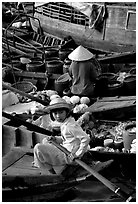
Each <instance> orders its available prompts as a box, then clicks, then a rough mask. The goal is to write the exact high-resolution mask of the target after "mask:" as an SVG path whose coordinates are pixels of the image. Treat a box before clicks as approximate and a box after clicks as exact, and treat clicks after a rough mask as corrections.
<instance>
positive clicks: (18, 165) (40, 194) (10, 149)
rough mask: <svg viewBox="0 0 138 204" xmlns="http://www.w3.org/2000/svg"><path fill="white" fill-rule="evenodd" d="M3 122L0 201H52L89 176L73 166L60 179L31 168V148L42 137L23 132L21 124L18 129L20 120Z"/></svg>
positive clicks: (27, 130)
mask: <svg viewBox="0 0 138 204" xmlns="http://www.w3.org/2000/svg"><path fill="white" fill-rule="evenodd" d="M7 115H8V114H7ZM12 117H13V116H12ZM7 118H8V117H7ZM3 119H4V120H3V121H4V122H3V159H2V197H3V201H4V202H9V201H10V202H11V201H12V202H16V201H25V202H27V201H28V202H32V201H35V202H36V201H52V200H54V199H58V198H59V197H62V196H63V195H64V194H65V193H67V192H68V191H70V190H71V189H72V188H73V187H75V186H76V185H78V184H79V183H81V182H83V181H84V180H86V178H88V177H89V176H90V175H91V174H90V173H89V172H87V171H86V170H84V169H83V168H82V167H80V166H76V167H74V166H73V165H69V166H68V167H67V169H66V170H65V171H64V172H63V173H62V175H50V174H49V173H48V172H47V171H46V170H45V171H44V170H42V169H39V168H36V167H33V166H32V162H33V146H34V145H35V143H38V142H41V141H42V139H43V138H44V137H45V135H44V134H43V135H42V134H40V133H37V132H34V131H30V130H29V129H25V128H24V127H22V126H21V124H20V125H19V123H20V119H19V118H18V121H16V122H17V123H15V121H14V122H13V123H12V120H11V121H10V120H8V119H6V118H3ZM18 122H19V123H18ZM22 122H23V121H22ZM23 123H24V122H23ZM13 124H14V127H13ZM18 125H19V126H18ZM15 126H16V127H15ZM87 162H88V161H87ZM108 165H109V163H108V164H107V166H108ZM100 170H103V169H97V171H100ZM95 171H96V169H95Z"/></svg>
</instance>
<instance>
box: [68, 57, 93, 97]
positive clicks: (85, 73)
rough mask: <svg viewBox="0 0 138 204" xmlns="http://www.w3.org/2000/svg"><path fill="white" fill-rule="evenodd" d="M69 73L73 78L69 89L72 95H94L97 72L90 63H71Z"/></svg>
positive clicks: (88, 61)
mask: <svg viewBox="0 0 138 204" xmlns="http://www.w3.org/2000/svg"><path fill="white" fill-rule="evenodd" d="M69 73H70V75H71V76H72V78H73V82H72V87H71V92H72V93H73V94H77V95H83V96H92V95H93V94H94V83H95V81H96V77H97V71H96V66H95V65H94V63H92V61H90V60H87V61H81V62H76V61H73V62H72V63H71V65H70V67H69Z"/></svg>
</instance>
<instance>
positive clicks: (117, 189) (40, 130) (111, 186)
mask: <svg viewBox="0 0 138 204" xmlns="http://www.w3.org/2000/svg"><path fill="white" fill-rule="evenodd" d="M2 116H4V117H6V118H9V119H11V120H12V121H15V122H18V123H20V124H22V125H24V126H26V127H28V128H29V129H31V130H34V131H36V132H38V133H41V134H45V135H53V132H51V131H49V130H46V129H44V128H41V127H39V126H37V125H34V124H32V123H29V122H26V121H24V120H22V119H20V118H19V117H17V116H12V115H11V114H8V113H5V112H2ZM51 143H52V144H53V145H55V146H56V147H57V148H59V149H60V150H61V151H62V152H64V153H65V154H66V155H69V154H70V152H69V151H68V150H67V149H65V148H64V147H63V146H61V145H59V144H57V143H56V142H55V141H51ZM74 161H75V162H76V163H77V164H79V165H80V166H81V167H83V168H84V169H85V170H86V171H88V172H89V173H91V174H92V175H93V176H94V177H96V178H97V179H98V180H99V181H100V182H102V183H103V184H104V185H105V186H107V187H108V188H109V189H110V190H112V191H113V192H114V193H115V194H117V195H118V196H120V197H121V198H123V199H124V200H126V201H128V202H129V201H132V199H133V198H132V197H131V196H130V195H128V194H127V193H126V192H124V191H123V190H121V188H120V187H118V186H116V185H115V184H113V183H111V182H110V181H109V180H107V179H106V178H105V177H103V176H102V175H101V174H99V173H98V172H96V171H95V170H93V169H92V168H91V167H90V166H88V165H87V164H86V163H84V162H83V161H81V160H80V159H75V160H74Z"/></svg>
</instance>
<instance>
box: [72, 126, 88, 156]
mask: <svg viewBox="0 0 138 204" xmlns="http://www.w3.org/2000/svg"><path fill="white" fill-rule="evenodd" d="M70 132H71V134H72V135H74V138H75V140H76V143H77V146H74V148H73V149H72V152H71V153H72V154H73V155H75V156H76V157H81V156H83V154H84V153H85V152H86V151H87V148H88V145H89V142H90V137H89V136H88V135H87V134H86V133H85V132H84V131H83V129H82V128H81V127H80V126H79V125H73V126H72V127H71V129H70Z"/></svg>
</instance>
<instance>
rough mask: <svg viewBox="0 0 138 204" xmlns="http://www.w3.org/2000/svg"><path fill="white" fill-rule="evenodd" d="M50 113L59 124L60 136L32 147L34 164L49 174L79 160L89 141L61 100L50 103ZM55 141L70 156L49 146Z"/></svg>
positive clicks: (69, 108) (46, 139)
mask: <svg viewBox="0 0 138 204" xmlns="http://www.w3.org/2000/svg"><path fill="white" fill-rule="evenodd" d="M47 109H48V111H50V117H51V119H52V120H53V121H55V120H56V121H58V122H60V123H61V127H60V129H61V136H57V137H56V136H55V137H53V136H52V137H51V136H49V137H46V138H45V139H44V140H43V142H42V144H40V143H38V144H36V145H35V147H34V163H35V165H36V166H38V167H40V168H46V169H47V170H49V171H50V172H51V173H55V170H54V169H56V167H58V172H59V171H60V172H61V171H62V170H63V169H64V167H65V166H66V164H70V163H72V161H73V159H74V158H75V157H79V158H81V157H82V156H83V154H84V153H85V152H86V151H87V150H88V144H89V141H90V138H89V136H88V135H87V134H86V133H85V132H84V131H83V130H82V128H81V127H80V126H79V125H78V123H77V122H76V121H75V119H74V118H73V117H71V116H70V112H71V111H70V110H71V107H70V104H68V103H66V101H65V100H64V99H62V98H56V99H54V100H52V101H51V102H50V105H49V107H48V108H47ZM50 139H53V140H56V142H57V143H60V144H62V145H63V147H65V148H66V149H67V150H68V151H70V155H69V156H66V155H65V153H63V152H62V151H61V150H59V149H58V148H57V147H55V146H54V145H52V144H50V142H49V141H48V140H50Z"/></svg>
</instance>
